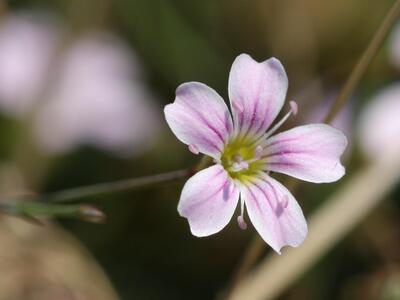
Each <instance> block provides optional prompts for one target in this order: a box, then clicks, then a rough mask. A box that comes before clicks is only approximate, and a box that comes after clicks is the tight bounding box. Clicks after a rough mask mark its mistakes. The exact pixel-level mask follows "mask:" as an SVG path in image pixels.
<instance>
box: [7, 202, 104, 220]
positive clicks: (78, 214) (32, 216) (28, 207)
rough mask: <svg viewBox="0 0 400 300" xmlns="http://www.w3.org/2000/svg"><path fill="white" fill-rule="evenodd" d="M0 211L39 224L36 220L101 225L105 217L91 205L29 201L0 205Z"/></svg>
mask: <svg viewBox="0 0 400 300" xmlns="http://www.w3.org/2000/svg"><path fill="white" fill-rule="evenodd" d="M0 211H1V212H3V213H6V214H11V215H15V216H18V217H22V218H25V219H28V220H32V221H35V222H38V223H40V221H39V220H38V219H40V218H43V217H46V218H75V219H80V220H84V221H88V222H93V223H103V222H104V221H105V215H104V213H103V212H101V211H100V210H99V209H97V208H96V207H94V206H93V205H88V204H78V205H65V204H53V203H41V202H31V201H20V202H6V203H0Z"/></svg>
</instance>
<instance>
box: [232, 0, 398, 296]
mask: <svg viewBox="0 0 400 300" xmlns="http://www.w3.org/2000/svg"><path fill="white" fill-rule="evenodd" d="M399 13H400V0H397V1H396V2H395V3H394V4H393V6H392V8H391V9H390V10H389V12H388V13H387V15H386V17H385V19H384V20H383V22H382V23H381V25H380V26H379V28H378V30H377V31H376V33H375V35H374V37H373V38H372V40H371V41H370V43H369V44H368V46H367V48H366V49H365V51H364V53H363V54H362V56H361V57H360V59H359V60H358V62H357V64H356V65H355V67H354V68H353V70H352V72H351V73H350V75H349V77H348V78H347V80H346V82H345V84H344V85H343V87H342V89H341V90H340V92H339V94H338V96H337V97H336V99H335V101H334V103H333V104H332V106H331V108H330V110H329V112H328V113H327V115H326V116H325V118H324V123H330V122H331V121H332V120H333V119H334V118H335V116H336V114H337V113H338V112H339V111H340V109H341V108H342V106H343V105H344V104H345V103H346V101H347V100H348V99H349V96H350V94H351V92H352V91H353V90H354V88H355V87H356V86H357V84H358V83H359V82H360V80H361V78H362V76H363V75H364V74H365V72H366V70H367V68H368V66H369V65H370V63H371V62H372V60H373V59H374V57H375V55H376V53H377V52H378V50H379V48H380V47H381V46H382V43H383V41H384V40H385V38H386V36H387V35H388V33H389V32H390V30H391V28H392V27H393V24H394V23H395V21H396V19H397V17H398V16H399ZM286 185H290V186H291V191H292V193H293V192H294V190H296V189H297V187H298V185H299V181H296V180H293V179H292V178H289V179H288V180H287V184H286ZM262 244H263V242H262V241H261V240H260V238H259V237H258V236H257V237H255V238H254V239H253V241H252V242H251V244H250V245H249V246H248V248H247V249H246V252H245V254H244V256H243V258H242V260H241V262H240V263H239V265H238V267H237V268H236V270H235V272H234V274H233V276H232V280H231V284H230V286H229V287H228V289H227V293H226V296H225V299H231V296H232V293H233V291H234V290H235V288H236V286H237V285H238V284H239V282H240V281H241V280H242V278H243V276H244V275H245V274H246V273H247V272H248V271H249V270H250V269H251V267H252V266H253V265H254V263H255V262H256V261H257V259H258V258H259V257H260V256H261V254H262V252H263V250H264V247H262Z"/></svg>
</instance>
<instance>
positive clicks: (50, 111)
mask: <svg viewBox="0 0 400 300" xmlns="http://www.w3.org/2000/svg"><path fill="white" fill-rule="evenodd" d="M133 66H134V65H133V58H132V56H131V55H130V52H129V50H128V49H127V47H126V46H125V45H124V44H123V43H122V41H120V40H119V39H117V38H116V37H115V36H112V35H110V34H106V33H91V34H88V35H87V36H85V37H83V38H81V39H80V40H78V41H76V42H75V43H74V44H73V45H72V46H71V47H70V49H69V51H68V52H67V54H66V56H65V59H64V61H63V64H62V65H61V70H60V72H59V74H58V75H59V79H58V81H57V83H56V84H55V86H54V87H53V89H52V92H51V93H50V99H51V101H49V102H48V103H47V104H45V105H44V106H43V107H42V108H41V109H40V111H39V113H38V115H37V118H36V127H35V129H36V135H37V138H38V140H39V142H40V143H41V145H42V147H43V148H44V149H45V150H47V151H51V152H62V151H65V150H68V149H69V148H71V147H74V146H76V145H77V144H82V143H86V144H92V145H95V146H98V147H101V148H104V149H107V150H112V151H117V152H118V153H119V154H124V153H127V154H128V153H131V152H132V151H134V152H138V151H142V150H143V149H144V148H146V147H147V146H148V145H149V144H150V143H151V142H153V141H154V139H155V138H156V136H157V133H158V129H159V122H158V121H157V120H158V119H159V117H158V113H157V109H156V107H155V105H154V103H153V98H152V97H151V95H150V93H149V92H148V91H147V89H146V88H145V87H144V83H143V81H142V79H141V78H140V74H139V71H138V70H137V69H138V67H137V65H136V66H135V67H136V69H135V68H133Z"/></svg>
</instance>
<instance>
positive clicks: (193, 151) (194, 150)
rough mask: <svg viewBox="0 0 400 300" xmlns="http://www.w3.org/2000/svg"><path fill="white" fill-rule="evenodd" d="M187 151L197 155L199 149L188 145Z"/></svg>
mask: <svg viewBox="0 0 400 300" xmlns="http://www.w3.org/2000/svg"><path fill="white" fill-rule="evenodd" d="M188 148H189V151H190V152H192V153H193V154H196V155H197V154H199V149H198V148H197V147H196V145H193V144H190V145H189V147H188Z"/></svg>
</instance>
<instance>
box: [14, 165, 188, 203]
mask: <svg viewBox="0 0 400 300" xmlns="http://www.w3.org/2000/svg"><path fill="white" fill-rule="evenodd" d="M192 173H193V170H192V169H183V170H177V171H172V172H167V173H161V174H156V175H149V176H144V177H139V178H132V179H124V180H119V181H114V182H106V183H99V184H93V185H87V186H82V187H77V188H71V189H66V190H62V191H58V192H54V193H50V194H45V195H34V196H29V197H25V198H24V199H28V200H31V201H32V200H36V201H46V202H69V201H73V200H79V199H81V198H85V197H91V196H96V195H101V194H108V193H113V192H119V191H124V190H129V189H135V188H139V187H144V186H149V185H155V184H160V183H165V182H168V181H173V180H176V179H179V178H184V177H188V176H190V175H191V174H192ZM8 200H9V201H17V200H21V199H20V198H19V199H8ZM17 203H18V201H17Z"/></svg>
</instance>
